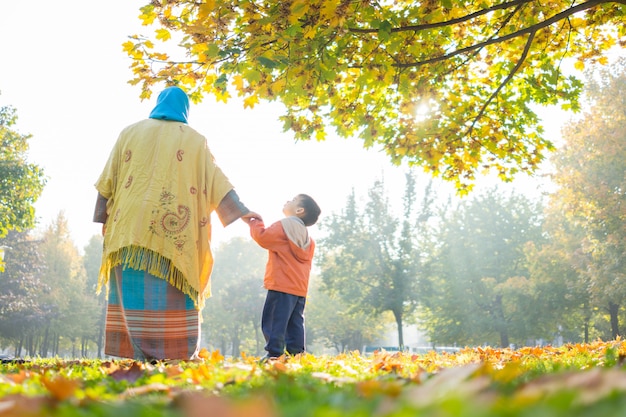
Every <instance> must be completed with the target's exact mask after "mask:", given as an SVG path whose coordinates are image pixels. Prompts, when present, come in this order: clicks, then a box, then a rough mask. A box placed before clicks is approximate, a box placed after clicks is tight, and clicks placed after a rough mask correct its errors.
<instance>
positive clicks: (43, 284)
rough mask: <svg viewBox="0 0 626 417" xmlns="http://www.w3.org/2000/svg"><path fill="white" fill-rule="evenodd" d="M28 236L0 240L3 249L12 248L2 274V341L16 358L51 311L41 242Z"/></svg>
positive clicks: (16, 234)
mask: <svg viewBox="0 0 626 417" xmlns="http://www.w3.org/2000/svg"><path fill="white" fill-rule="evenodd" d="M29 232H30V231H24V232H16V231H14V230H10V231H9V232H8V233H7V235H6V236H5V237H4V238H2V239H0V246H5V247H8V248H9V249H7V253H6V270H5V271H4V272H0V286H1V287H2V291H0V337H2V339H3V340H5V341H8V342H9V343H11V344H12V345H13V346H14V347H15V356H21V355H22V347H25V345H26V344H27V342H26V339H27V338H29V337H32V335H33V334H35V333H36V332H37V331H38V330H39V329H40V328H41V327H42V323H43V322H45V320H46V319H47V318H48V317H49V315H50V314H51V311H52V309H51V307H50V306H49V305H47V304H46V303H45V302H43V300H42V296H43V295H44V294H46V293H47V292H49V291H50V287H49V286H48V284H47V281H46V280H45V279H44V275H43V271H44V270H45V261H44V259H43V257H42V254H41V241H38V240H35V239H33V238H32V237H31V236H30V234H29ZM30 353H32V352H30Z"/></svg>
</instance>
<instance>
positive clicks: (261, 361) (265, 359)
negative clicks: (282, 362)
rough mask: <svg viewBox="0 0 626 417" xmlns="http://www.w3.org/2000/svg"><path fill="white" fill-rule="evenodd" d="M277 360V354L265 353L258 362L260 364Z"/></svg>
mask: <svg viewBox="0 0 626 417" xmlns="http://www.w3.org/2000/svg"><path fill="white" fill-rule="evenodd" d="M277 360H278V357H277V356H270V355H265V356H263V357H262V358H261V359H259V363H260V364H264V363H266V362H274V361H277Z"/></svg>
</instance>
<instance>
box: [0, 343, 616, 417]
mask: <svg viewBox="0 0 626 417" xmlns="http://www.w3.org/2000/svg"><path fill="white" fill-rule="evenodd" d="M625 357H626V343H624V342H621V341H619V340H618V341H615V342H600V341H598V342H595V343H592V344H584V345H583V344H575V345H565V346H563V347H559V348H556V347H525V348H521V349H517V350H512V349H493V348H490V347H482V348H481V347H475V348H465V349H461V350H460V351H459V352H457V353H454V354H449V353H439V354H438V353H435V352H434V351H433V352H430V353H427V354H421V355H415V354H410V353H388V352H385V351H379V352H376V353H374V355H372V356H362V355H360V354H359V353H358V352H353V353H347V354H341V355H337V356H332V357H329V356H313V355H310V354H304V355H300V356H297V357H293V358H280V359H279V360H277V361H274V362H266V363H259V362H258V358H256V357H249V356H246V355H245V354H243V355H242V358H240V359H238V360H232V359H225V358H224V357H223V356H222V355H221V354H220V353H219V352H207V351H203V352H202V355H201V359H199V360H198V361H196V362H166V361H164V362H156V363H146V362H137V361H132V360H72V361H64V360H60V359H37V360H32V361H17V362H4V363H3V364H2V365H0V369H1V371H2V376H1V378H0V393H1V394H0V416H44V415H52V416H73V415H80V416H103V415H116V416H131V415H151V416H181V417H182V416H186V417H195V416H198V417H199V416H208V417H212V416H216V417H217V416H220V417H239V416H241V417H244V416H245V417H278V416H294V417H295V416H300V417H302V416H320V415H337V416H338V415H342V416H364V415H376V416H399V415H421V416H470V417H471V416H476V417H478V416H483V417H484V416H487V417H488V416H501V415H507V416H527V415H550V416H579V415H580V416H582V415H620V413H624V412H626V399H625V398H626V397H625V396H624V395H623V394H624V392H626V370H624V367H623V361H624V358H625ZM537 413H539V414H537ZM596 413H600V414H596ZM607 413H608V414H607Z"/></svg>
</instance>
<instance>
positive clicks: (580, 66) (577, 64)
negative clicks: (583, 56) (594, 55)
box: [574, 61, 585, 71]
mask: <svg viewBox="0 0 626 417" xmlns="http://www.w3.org/2000/svg"><path fill="white" fill-rule="evenodd" d="M574 68H576V69H577V70H578V71H582V70H584V69H585V63H584V62H582V61H576V62H575V63H574Z"/></svg>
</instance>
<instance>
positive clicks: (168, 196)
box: [161, 189, 176, 203]
mask: <svg viewBox="0 0 626 417" xmlns="http://www.w3.org/2000/svg"><path fill="white" fill-rule="evenodd" d="M175 198H176V196H175V195H174V194H172V193H171V192H169V191H166V190H165V189H164V190H163V191H161V202H163V203H167V202H170V201H172V200H173V199H175Z"/></svg>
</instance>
